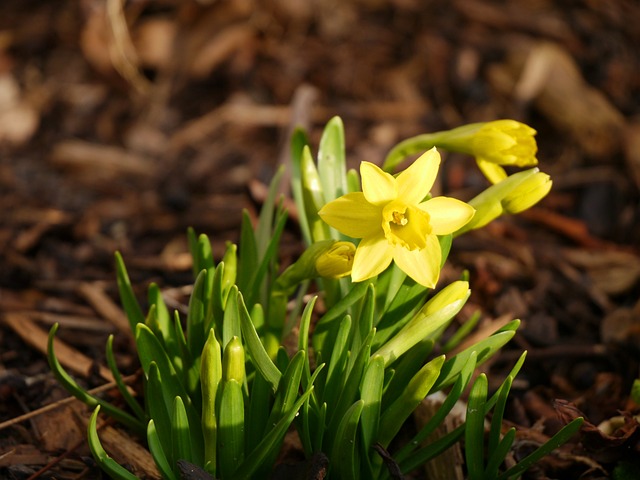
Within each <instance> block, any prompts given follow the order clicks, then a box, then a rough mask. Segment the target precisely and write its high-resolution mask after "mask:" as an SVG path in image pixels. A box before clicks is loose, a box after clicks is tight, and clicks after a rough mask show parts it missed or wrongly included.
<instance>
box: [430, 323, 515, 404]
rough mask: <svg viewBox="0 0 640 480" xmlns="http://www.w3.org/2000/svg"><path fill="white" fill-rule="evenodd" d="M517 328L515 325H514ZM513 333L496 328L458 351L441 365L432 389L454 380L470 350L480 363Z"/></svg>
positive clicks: (443, 386) (513, 333)
mask: <svg viewBox="0 0 640 480" xmlns="http://www.w3.org/2000/svg"><path fill="white" fill-rule="evenodd" d="M515 328H517V325H516V327H515ZM514 335H515V330H506V331H502V329H501V330H498V331H497V332H496V333H494V334H493V335H491V336H490V337H488V338H485V339H484V340H481V341H480V342H478V343H476V344H475V345H472V346H470V347H469V348H467V349H465V350H463V351H462V352H460V353H458V354H457V355H456V356H454V357H452V358H449V359H447V361H446V362H445V364H444V366H443V367H442V373H441V374H440V378H438V381H437V382H436V384H435V385H434V387H433V391H434V392H436V391H438V390H441V389H443V388H445V387H447V386H448V385H450V384H451V383H453V382H454V381H455V378H456V376H457V375H458V373H459V372H460V370H461V369H462V367H463V366H464V365H465V364H466V363H467V361H468V360H469V357H470V355H471V353H472V352H476V353H477V354H478V364H481V363H482V362H484V361H485V360H487V359H488V358H490V357H491V356H492V355H493V354H494V353H495V352H497V351H498V350H500V349H501V348H502V347H503V346H504V345H505V344H506V343H507V342H508V341H509V340H511V339H512V338H513V336H514Z"/></svg>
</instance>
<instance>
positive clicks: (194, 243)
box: [187, 227, 202, 278]
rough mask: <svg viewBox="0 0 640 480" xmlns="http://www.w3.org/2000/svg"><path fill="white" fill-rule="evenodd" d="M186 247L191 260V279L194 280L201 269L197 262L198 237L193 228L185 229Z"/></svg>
mask: <svg viewBox="0 0 640 480" xmlns="http://www.w3.org/2000/svg"><path fill="white" fill-rule="evenodd" d="M187 245H188V246H189V253H190V254H191V259H192V266H191V270H192V272H193V278H196V277H197V276H198V273H200V270H202V269H201V268H200V262H199V261H198V235H197V234H196V231H195V230H194V229H193V227H189V228H187Z"/></svg>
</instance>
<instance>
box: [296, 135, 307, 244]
mask: <svg viewBox="0 0 640 480" xmlns="http://www.w3.org/2000/svg"><path fill="white" fill-rule="evenodd" d="M308 144H309V142H308V140H307V135H306V132H305V131H304V130H303V129H301V128H296V129H295V130H294V131H293V133H292V134H291V193H292V194H293V200H294V202H295V204H296V209H297V211H298V222H299V224H300V229H301V230H302V238H303V239H304V243H305V244H306V245H311V233H310V231H309V223H308V222H307V216H306V213H305V206H304V199H303V197H302V171H301V163H302V150H303V149H304V147H305V146H306V145H308Z"/></svg>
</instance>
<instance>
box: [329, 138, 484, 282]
mask: <svg viewBox="0 0 640 480" xmlns="http://www.w3.org/2000/svg"><path fill="white" fill-rule="evenodd" d="M439 165H440V154H439V153H438V152H437V150H436V149H435V148H433V149H431V150H429V151H427V152H426V153H424V154H423V155H422V156H421V157H420V158H418V159H417V160H416V161H415V162H414V163H413V164H412V165H411V166H409V167H408V168H407V169H406V170H405V171H403V172H402V173H400V174H399V175H398V176H397V177H393V176H392V175H390V174H389V173H386V172H384V171H382V170H381V169H380V168H378V167H377V166H376V165H374V164H372V163H369V162H362V163H361V165H360V176H361V177H362V192H354V193H348V194H346V195H343V196H342V197H340V198H337V199H336V200H334V201H332V202H329V203H328V204H326V205H325V206H324V207H323V208H322V209H321V210H320V212H318V213H319V215H320V217H321V218H322V219H323V220H324V221H325V222H327V223H328V224H329V225H331V226H332V227H334V228H336V229H337V230H339V231H340V232H342V233H343V234H345V235H347V236H349V237H353V238H361V239H362V240H361V241H360V244H359V245H358V248H357V249H356V254H355V258H354V260H353V267H352V270H351V278H352V279H353V281H354V282H360V281H363V280H366V279H367V278H371V277H373V276H375V275H378V274H379V273H381V272H382V271H383V270H385V269H386V268H387V267H388V266H389V264H390V263H391V262H392V261H395V263H396V265H398V267H400V268H401V269H402V270H403V271H404V272H405V273H406V274H407V275H409V276H410V277H411V278H413V279H414V280H415V281H416V282H418V283H419V284H421V285H424V286H425V287H430V288H433V287H434V286H435V284H436V282H437V281H438V277H439V275H440V262H441V260H442V252H441V250H440V244H439V242H438V237H437V236H438V235H447V234H449V233H452V232H454V231H456V230H458V229H459V228H460V227H462V226H463V225H464V224H466V223H467V222H468V221H469V220H471V217H473V214H474V212H475V211H474V209H473V207H471V206H469V205H467V204H466V203H464V202H462V201H460V200H456V199H454V198H449V197H435V198H431V199H429V200H426V201H423V200H424V198H425V197H426V196H427V194H428V193H429V190H430V189H431V187H432V186H433V182H434V181H435V178H436V175H437V173H438V167H439Z"/></svg>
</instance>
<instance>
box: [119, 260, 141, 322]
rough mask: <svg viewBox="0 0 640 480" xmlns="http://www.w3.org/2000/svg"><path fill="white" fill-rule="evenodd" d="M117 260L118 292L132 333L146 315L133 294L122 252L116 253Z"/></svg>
mask: <svg viewBox="0 0 640 480" xmlns="http://www.w3.org/2000/svg"><path fill="white" fill-rule="evenodd" d="M115 259H116V278H117V283H118V291H119V292H120V301H121V302H122V307H123V308H124V311H125V313H126V314H127V318H128V319H129V325H130V326H131V331H132V332H135V331H136V325H137V324H138V323H144V314H143V313H142V309H141V308H140V304H139V303H138V300H137V299H136V295H135V294H134V293H133V287H131V280H130V279H129V274H128V273H127V268H126V267H125V265H124V260H123V259H122V255H121V254H120V252H116V253H115Z"/></svg>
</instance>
